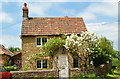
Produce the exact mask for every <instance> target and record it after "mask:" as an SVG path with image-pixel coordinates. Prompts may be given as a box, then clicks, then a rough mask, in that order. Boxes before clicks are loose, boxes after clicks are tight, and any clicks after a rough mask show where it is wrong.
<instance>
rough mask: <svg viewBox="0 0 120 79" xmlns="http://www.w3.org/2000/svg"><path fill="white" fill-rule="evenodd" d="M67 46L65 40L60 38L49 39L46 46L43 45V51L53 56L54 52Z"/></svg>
mask: <svg viewBox="0 0 120 79" xmlns="http://www.w3.org/2000/svg"><path fill="white" fill-rule="evenodd" d="M63 45H65V40H64V39H62V38H60V37H53V38H51V39H49V41H48V42H47V43H45V45H43V50H44V51H45V52H46V53H48V54H49V55H53V54H54V52H55V51H56V50H57V49H59V48H61V47H63Z"/></svg>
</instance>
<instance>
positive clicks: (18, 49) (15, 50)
mask: <svg viewBox="0 0 120 79" xmlns="http://www.w3.org/2000/svg"><path fill="white" fill-rule="evenodd" d="M8 50H9V51H11V52H12V53H16V52H19V51H21V49H20V48H17V47H16V48H14V47H9V48H8Z"/></svg>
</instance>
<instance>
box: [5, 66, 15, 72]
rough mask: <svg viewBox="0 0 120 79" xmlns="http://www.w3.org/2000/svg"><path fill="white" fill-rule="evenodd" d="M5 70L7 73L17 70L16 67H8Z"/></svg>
mask: <svg viewBox="0 0 120 79" xmlns="http://www.w3.org/2000/svg"><path fill="white" fill-rule="evenodd" d="M5 70H6V71H15V70H16V69H15V68H14V66H6V67H5Z"/></svg>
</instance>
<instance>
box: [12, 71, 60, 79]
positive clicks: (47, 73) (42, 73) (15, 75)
mask: <svg viewBox="0 0 120 79" xmlns="http://www.w3.org/2000/svg"><path fill="white" fill-rule="evenodd" d="M11 73H12V78H13V79H19V78H27V79H30V78H33V77H34V76H38V77H47V76H52V77H58V72H57V71H56V70H32V71H11Z"/></svg>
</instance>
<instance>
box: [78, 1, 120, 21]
mask: <svg viewBox="0 0 120 79" xmlns="http://www.w3.org/2000/svg"><path fill="white" fill-rule="evenodd" d="M101 15H102V16H108V17H117V15H118V4H117V3H115V2H102V3H91V4H90V5H89V6H88V7H87V8H86V9H85V10H84V11H83V12H80V13H78V14H77V16H82V17H83V18H84V19H85V20H96V19H97V18H99V16H101Z"/></svg>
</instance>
